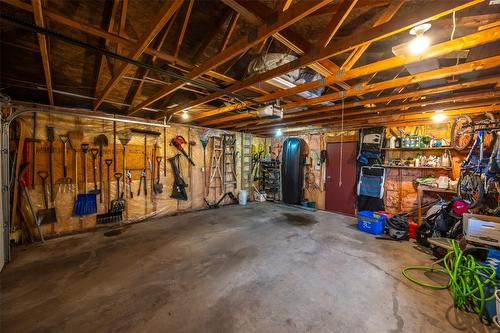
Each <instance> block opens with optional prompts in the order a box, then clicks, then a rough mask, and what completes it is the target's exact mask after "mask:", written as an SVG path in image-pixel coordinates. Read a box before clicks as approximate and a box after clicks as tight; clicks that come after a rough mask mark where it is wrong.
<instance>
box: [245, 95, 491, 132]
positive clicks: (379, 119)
mask: <svg viewBox="0 0 500 333" xmlns="http://www.w3.org/2000/svg"><path fill="white" fill-rule="evenodd" d="M433 111H434V110H433V109H432V108H429V109H428V110H418V111H415V112H408V113H397V114H392V115H388V116H379V115H375V116H370V117H365V118H358V119H355V120H352V121H349V122H345V123H344V126H343V128H344V130H349V129H358V128H363V127H373V126H380V125H383V126H391V125H393V124H401V123H403V122H415V121H421V120H427V119H430V118H431V117H432V114H433ZM499 111H500V105H498V104H495V103H494V102H491V101H490V102H478V103H474V102H473V103H464V105H460V106H455V108H451V109H447V110H444V111H443V114H444V115H446V116H448V117H453V116H459V115H465V114H469V115H471V114H483V113H485V112H499ZM314 125H317V126H318V128H319V127H322V128H328V129H337V130H338V129H340V128H341V123H340V122H338V121H336V122H335V123H332V122H331V121H326V122H323V121H319V122H318V123H314ZM311 130H313V128H311ZM274 131H275V130H274V129H266V130H261V131H253V132H252V133H255V134H258V135H267V134H271V133H273V132H274ZM302 131H304V129H303V130H302Z"/></svg>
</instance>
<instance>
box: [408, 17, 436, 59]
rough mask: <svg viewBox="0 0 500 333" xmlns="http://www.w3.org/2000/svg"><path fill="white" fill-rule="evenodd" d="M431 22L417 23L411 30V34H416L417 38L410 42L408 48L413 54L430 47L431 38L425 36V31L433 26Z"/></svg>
mask: <svg viewBox="0 0 500 333" xmlns="http://www.w3.org/2000/svg"><path fill="white" fill-rule="evenodd" d="M431 26H432V25H431V24H430V23H424V24H420V25H417V26H416V27H414V28H413V29H411V30H410V35H413V36H415V39H414V40H412V41H411V42H410V44H409V45H408V49H409V51H410V53H411V54H421V53H423V52H424V51H425V50H427V49H428V48H429V46H430V45H431V40H430V39H429V37H426V36H424V33H425V32H426V31H427V30H429V29H430V28H431Z"/></svg>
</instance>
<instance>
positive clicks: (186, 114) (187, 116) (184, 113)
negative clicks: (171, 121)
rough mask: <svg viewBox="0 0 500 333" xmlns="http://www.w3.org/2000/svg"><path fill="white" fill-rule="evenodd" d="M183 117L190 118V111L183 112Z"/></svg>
mask: <svg viewBox="0 0 500 333" xmlns="http://www.w3.org/2000/svg"><path fill="white" fill-rule="evenodd" d="M182 119H184V120H186V119H189V113H187V111H183V112H182Z"/></svg>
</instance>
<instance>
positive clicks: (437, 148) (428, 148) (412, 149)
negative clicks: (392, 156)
mask: <svg viewBox="0 0 500 333" xmlns="http://www.w3.org/2000/svg"><path fill="white" fill-rule="evenodd" d="M382 150H392V151H398V150H401V151H420V150H453V147H449V146H447V147H425V148H382Z"/></svg>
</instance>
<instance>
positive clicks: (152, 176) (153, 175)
mask: <svg viewBox="0 0 500 333" xmlns="http://www.w3.org/2000/svg"><path fill="white" fill-rule="evenodd" d="M148 165H149V174H150V175H151V191H152V192H153V193H156V191H155V187H154V184H155V174H154V171H153V163H151V160H150V159H149V158H148ZM151 201H153V196H151Z"/></svg>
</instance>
